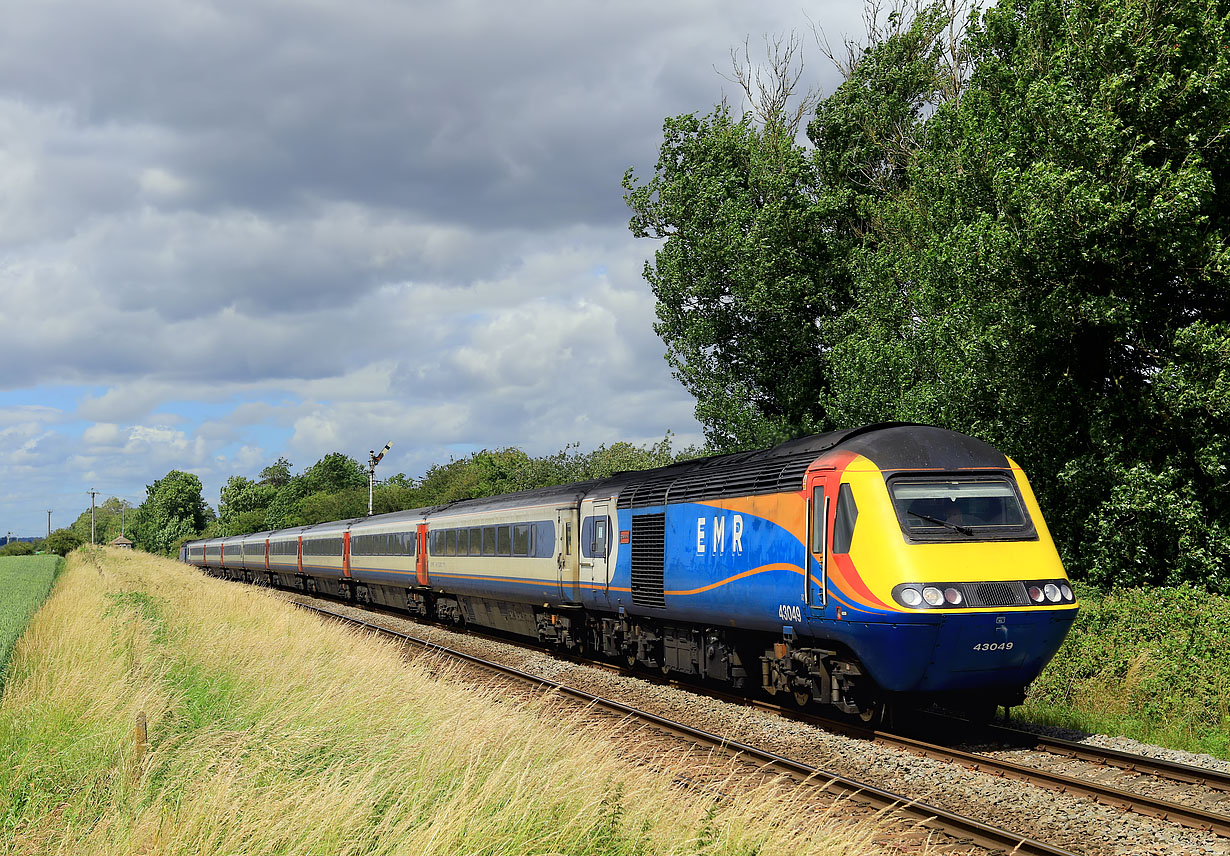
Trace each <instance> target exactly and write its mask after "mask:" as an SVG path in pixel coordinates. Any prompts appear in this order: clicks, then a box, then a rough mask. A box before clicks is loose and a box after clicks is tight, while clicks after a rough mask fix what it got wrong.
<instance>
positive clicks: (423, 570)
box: [414, 523, 430, 586]
mask: <svg viewBox="0 0 1230 856" xmlns="http://www.w3.org/2000/svg"><path fill="white" fill-rule="evenodd" d="M415 537H416V538H417V539H418V540H417V542H416V543H415V546H414V549H415V557H414V573H415V579H416V580H417V582H418V584H419V585H421V586H425V585H429V584H430V583H429V580H428V579H427V524H426V523H420V524H419V528H418V532H417V534H416V536H415Z"/></svg>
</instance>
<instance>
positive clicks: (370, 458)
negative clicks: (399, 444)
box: [367, 440, 393, 517]
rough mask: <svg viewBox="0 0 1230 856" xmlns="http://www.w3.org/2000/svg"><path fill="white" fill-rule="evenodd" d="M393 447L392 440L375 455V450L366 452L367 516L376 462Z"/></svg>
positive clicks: (372, 490)
mask: <svg viewBox="0 0 1230 856" xmlns="http://www.w3.org/2000/svg"><path fill="white" fill-rule="evenodd" d="M391 448H393V441H392V440H390V441H389V442H387V443H385V444H384V448H383V449H381V450H380V454H379V455H377V454H376V453H375V451H370V452H368V453H367V516H368V517H371V516H372V495H373V494H374V492H375V488H376V464H378V463H380V459H381V458H383V457H384V455H385V452H387V451H389V449H391Z"/></svg>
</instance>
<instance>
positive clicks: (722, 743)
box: [291, 601, 1077, 856]
mask: <svg viewBox="0 0 1230 856" xmlns="http://www.w3.org/2000/svg"><path fill="white" fill-rule="evenodd" d="M291 603H293V604H294V605H295V606H298V607H299V608H301V609H304V610H308V611H310V612H314V613H317V614H319V615H322V616H325V617H327V618H330V619H333V620H337V621H341V622H343V623H346V624H350V625H353V626H357V627H360V628H363V629H365V630H368V631H370V632H372V633H375V634H379V635H382V636H388V637H391V638H395V639H398V640H400V641H403V642H407V643H409V644H412V645H416V646H418V647H420V648H422V649H424V650H427V651H431V652H433V653H438V654H442V655H445V656H448V657H452V658H455V659H459V660H462V661H464V662H467V663H470V664H472V665H475V666H479V667H481V668H484V669H487V670H489V671H492V672H495V673H497V674H500V675H504V676H507V677H511V678H514V679H516V680H519V681H522V682H525V683H528V684H531V685H534V686H537V687H542V688H546V689H550V690H552V691H555V692H559V693H560V694H562V695H567V696H569V697H571V698H575V699H578V700H580V701H583V702H585V703H586V704H589V705H592V706H594V707H600V708H603V709H605V710H609V711H613V712H615V713H619V714H621V715H624V716H627V717H631V718H635V719H638V720H640V721H643V722H647V723H651V724H652V725H654V726H656V727H658V728H660V729H662V730H664V731H667V732H670V733H673V734H677V735H680V736H683V737H685V738H687V739H689V740H693V741H697V742H701V743H705V744H708V745H711V746H714V747H717V748H720V749H723V750H726V751H729V752H732V753H736V754H739V755H743V756H746V757H749V758H754V759H756V760H759V761H761V762H763V763H766V764H769V765H772V766H773V767H775V768H777V769H778V770H781V771H783V772H786V773H787V774H789V775H790V776H792V777H793V778H796V779H798V780H799V781H806V782H809V783H810V784H812V785H813V786H816V787H819V788H820V789H821V790H823V791H826V792H829V793H833V794H836V795H840V796H845V797H849V798H851V799H854V800H857V801H860V802H864V803H869V804H871V805H872V806H874V807H876V808H877V809H889V810H891V811H897V812H902V813H904V814H908V815H911V816H913V817H915V818H918V819H919V821H918V822H919V824H920V825H921V826H924V827H927V828H932V829H937V831H942V832H944V833H945V834H947V835H950V836H953V835H955V836H956V837H959V838H964V839H968V840H969V841H970V842H972V843H974V844H977V845H978V846H981V847H986V848H990V849H1003V850H1007V851H1009V852H1010V853H1014V854H1030V856H1077V854H1074V853H1073V852H1072V851H1070V850H1065V849H1063V848H1060V847H1056V846H1054V845H1051V844H1047V843H1046V842H1043V841H1037V840H1035V839H1033V838H1029V837H1027V836H1023V835H1020V834H1018V833H1015V832H1011V831H1009V830H1006V829H1000V828H998V827H995V826H991V825H990V824H986V823H983V822H981V821H979V820H975V819H973V818H971V817H966V816H964V815H960V814H957V813H955V812H951V811H948V810H947V809H944V808H940V807H939V806H933V805H929V804H927V803H924V802H920V801H918V800H912V799H910V798H909V797H906V796H903V795H901V794H895V793H893V792H892V791H887V790H884V789H882V788H877V787H875V786H874V785H868V784H866V783H864V782H859V781H856V780H854V779H850V778H848V777H846V776H842V775H839V774H837V773H832V772H829V771H827V770H822V769H820V768H818V767H813V766H811V765H809V764H804V763H802V762H800V761H795V760H793V759H791V758H787V757H785V756H782V755H778V754H776V753H773V752H769V751H766V750H764V749H759V748H757V747H755V746H751V745H749V744H746V743H742V742H740V741H737V740H732V739H730V738H728V737H722V736H720V735H717V734H713V733H711V732H708V731H705V730H703V729H699V728H694V727H692V726H690V725H685V724H684V723H682V722H677V721H675V720H672V719H667V718H666V717H662V716H658V715H657V714H654V713H650V712H648V711H644V710H640V709H638V708H635V707H632V706H630V705H626V704H623V703H622V702H618V701H615V700H613V699H608V698H604V697H602V696H598V695H594V694H593V693H589V692H586V691H585V690H581V689H577V688H575V687H570V686H568V685H566V684H562V683H560V682H559V681H554V680H551V679H550V678H544V677H540V676H538V675H533V674H530V673H528V672H524V671H521V670H520V669H516V668H513V667H511V666H505V665H503V664H500V663H495V662H492V661H490V660H486V659H484V658H482V657H478V656H476V655H473V654H468V653H466V652H464V651H458V650H455V649H453V648H449V647H448V646H446V645H441V644H439V643H437V642H432V641H430V640H427V639H420V638H419V637H417V636H412V635H410V634H408V633H402V632H400V631H397V630H392V629H390V628H388V627H382V626H380V625H379V624H373V623H371V622H367V621H362V620H360V619H357V618H353V617H351V616H348V615H343V614H341V613H337V612H333V611H332V610H328V609H324V608H322V607H318V606H312V605H311V604H306V603H300V602H298V601H291Z"/></svg>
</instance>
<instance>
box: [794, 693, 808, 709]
mask: <svg viewBox="0 0 1230 856" xmlns="http://www.w3.org/2000/svg"><path fill="white" fill-rule="evenodd" d="M809 701H811V693H809V692H808V691H807V690H795V691H794V703H795V704H797V705H798V706H799V707H807V703H808V702H809Z"/></svg>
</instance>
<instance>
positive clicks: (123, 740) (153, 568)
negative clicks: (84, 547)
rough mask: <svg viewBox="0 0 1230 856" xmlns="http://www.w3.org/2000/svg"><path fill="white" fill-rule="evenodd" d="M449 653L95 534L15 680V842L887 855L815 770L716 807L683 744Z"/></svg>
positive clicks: (11, 848)
mask: <svg viewBox="0 0 1230 856" xmlns="http://www.w3.org/2000/svg"><path fill="white" fill-rule="evenodd" d="M433 670H434V672H435V673H436V674H433ZM447 672H448V670H447V669H443V668H442V666H441V664H439V663H410V664H408V663H407V662H406V661H405V658H404V655H403V654H402V652H401V651H400V650H399V649H398V648H397V647H395V646H394V645H392V644H391V643H385V642H381V641H377V640H374V639H372V638H368V637H365V636H361V635H356V634H354V633H353V632H351V631H348V630H345V629H343V628H341V627H338V626H335V625H331V624H327V623H323V622H321V621H318V620H316V619H314V618H312V617H311V616H308V615H305V614H304V613H302V612H299V611H296V610H295V609H294V608H292V607H291V606H289V605H287V604H286V603H284V602H282V601H279V600H276V599H274V598H271V597H268V596H267V595H266V594H264V593H263V592H261V591H259V590H256V589H253V588H251V587H249V586H239V585H233V584H227V583H223V582H220V581H217V580H213V579H209V578H206V577H204V576H202V575H200V574H199V573H197V572H195V571H193V570H191V569H189V568H186V567H184V566H182V565H179V564H177V563H175V562H172V561H169V560H164V559H158V558H154V557H151V556H147V555H144V554H139V553H137V554H133V553H128V552H124V551H109V550H95V551H93V552H88V553H86V552H80V551H79V552H78V553H76V554H74V555H73V556H71V557H70V558H69V560H68V564H67V566H66V568H65V570H64V572H63V573H62V574H61V576H60V579H59V583H58V584H57V586H56V588H55V590H54V591H53V593H52V595H51V597H50V598H48V600H47V602H46V604H45V606H44V607H43V609H42V610H41V611H40V612H39V613H38V615H36V616H35V618H34V619H33V621H31V623H30V625H29V629H28V630H27V632H26V634H25V635H24V636H23V637H22V639H21V640H20V642H19V643H18V646H17V649H16V652H15V656H14V658H13V671H12V675H11V678H10V681H9V686H8V688H7V690H6V692H5V694H4V696H3V698H2V699H0V757H4V758H5V759H6V763H5V764H3V765H0V851H4V852H14V853H22V854H24V853H34V852H38V853H43V852H60V853H95V854H127V853H141V854H193V856H196V854H213V853H226V854H262V856H269V855H270V854H294V856H303V854H329V855H330V856H335V854H384V853H415V854H445V853H446V854H450V856H451V855H452V854H486V853H489V854H531V853H541V854H549V853H551V854H562V853H568V854H612V856H616V854H653V853H680V854H682V853H689V854H750V853H763V854H768V853H792V854H793V853H803V852H806V853H821V854H825V853H832V854H837V853H842V854H864V853H871V852H873V851H874V848H873V846H872V845H870V844H869V843H868V838H869V836H870V834H871V831H870V830H869V829H867V828H862V829H858V830H845V831H843V832H841V833H835V832H834V831H833V830H834V829H835V828H837V827H838V821H837V819H836V818H825V817H818V816H816V815H815V814H814V813H812V812H808V811H803V810H801V807H800V806H799V805H797V804H794V805H792V802H791V801H792V795H793V794H798V793H800V792H801V791H802V790H804V789H798V788H794V789H787V788H784V787H783V786H781V785H765V786H763V787H762V789H761V790H760V791H758V792H757V793H756V794H755V795H753V796H752V797H751V798H748V799H744V798H739V799H730V800H724V801H720V802H718V801H715V797H714V796H713V792H701V793H698V792H697V791H695V790H688V789H685V788H682V787H680V786H679V784H678V781H677V780H676V779H675V776H674V775H673V773H672V765H673V764H676V763H679V762H680V760H681V759H667V758H664V759H662V761H661V767H662V769H660V770H657V771H653V770H648V769H646V768H643V767H639V768H638V767H631V766H630V765H628V764H626V763H621V762H620V760H619V758H618V756H617V754H616V749H617V748H618V747H617V745H616V743H615V742H614V741H612V740H610V739H607V737H609V735H604V734H600V733H592V731H593V729H594V728H595V726H593V725H588V726H587V725H586V724H585V723H584V722H583V721H581V719H580V718H579V717H577V716H576V715H575V714H574V713H573V712H572V711H571V708H568V707H564V708H560V706H559V705H558V704H556V703H554V701H553V699H551V698H549V697H544V698H542V699H540V700H539V701H538V702H535V703H531V704H529V705H522V704H514V703H510V702H507V701H500V700H499V699H497V698H496V697H494V696H491V695H488V694H484V693H482V692H478V691H476V690H474V689H473V688H470V689H467V688H466V687H465V686H464V685H463V684H462V683H461V682H460V680H459V679H458V678H457V676H455V675H454V676H453V679H452V680H451V681H450V680H448V677H449V675H448V673H447ZM442 678H443V680H442ZM138 714H144V715H145V716H146V717H147V718H148V722H149V743H148V750H147V751H145V752H144V754H143V755H142V753H141V752H140V750H139V749H138V748H137V742H136V741H135V740H134V722H135V721H136V720H137V717H138ZM628 739H629V740H635V739H636V738H635V735H629V736H628Z"/></svg>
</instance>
